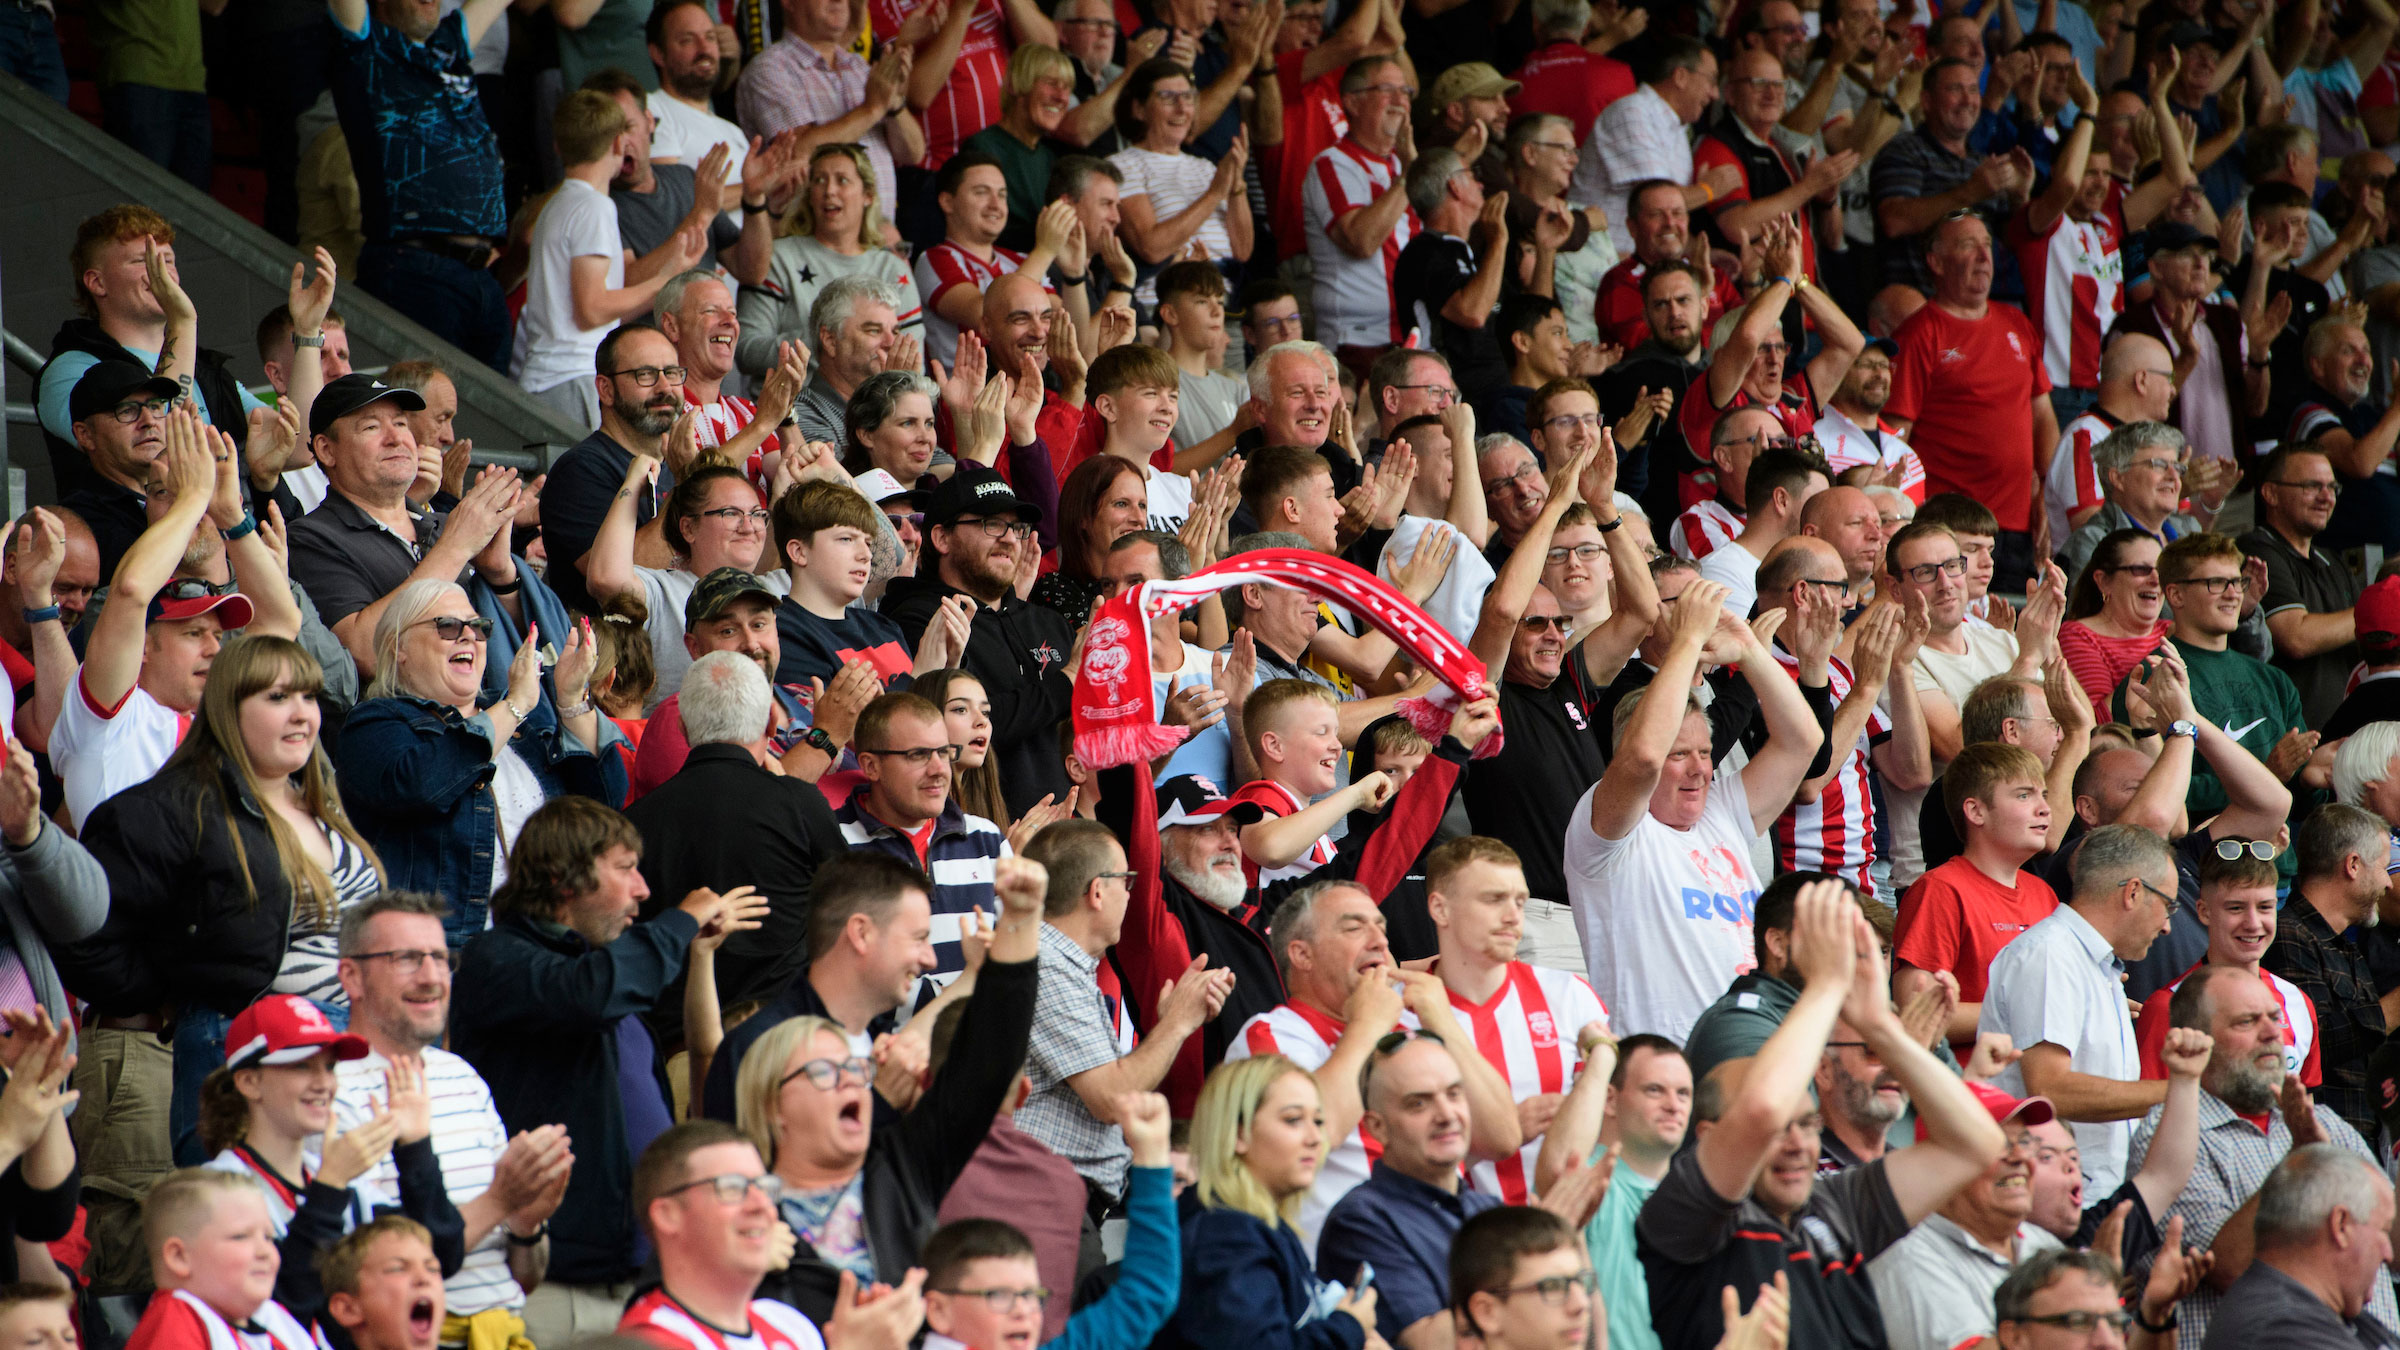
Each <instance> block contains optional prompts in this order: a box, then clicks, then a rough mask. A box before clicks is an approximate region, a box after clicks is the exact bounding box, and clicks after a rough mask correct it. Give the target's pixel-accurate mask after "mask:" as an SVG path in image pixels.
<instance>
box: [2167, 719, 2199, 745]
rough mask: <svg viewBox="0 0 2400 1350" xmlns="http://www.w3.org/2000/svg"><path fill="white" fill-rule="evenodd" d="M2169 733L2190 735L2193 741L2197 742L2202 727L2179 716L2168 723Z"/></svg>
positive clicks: (2172, 734) (2171, 734)
mask: <svg viewBox="0 0 2400 1350" xmlns="http://www.w3.org/2000/svg"><path fill="white" fill-rule="evenodd" d="M2167 734H2168V735H2170V736H2189V737H2191V738H2192V740H2193V741H2195V742H2197V741H2198V740H2199V739H2200V728H2199V727H2197V726H2194V725H2193V724H2192V723H2190V722H2188V721H2186V720H2184V719H2183V718H2180V717H2178V718H2176V719H2175V720H2174V721H2172V722H2169V723H2168V724H2167Z"/></svg>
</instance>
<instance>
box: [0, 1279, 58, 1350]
mask: <svg viewBox="0 0 2400 1350" xmlns="http://www.w3.org/2000/svg"><path fill="white" fill-rule="evenodd" d="M74 1299H75V1293H74V1291H73V1290H71V1289H69V1288H67V1287H66V1286H65V1285H63V1284H11V1285H0V1345H5V1346H10V1347H13V1350H75V1347H76V1345H77V1341H76V1337H75V1313H74Z"/></svg>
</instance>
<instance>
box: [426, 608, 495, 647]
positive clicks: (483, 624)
mask: <svg viewBox="0 0 2400 1350" xmlns="http://www.w3.org/2000/svg"><path fill="white" fill-rule="evenodd" d="M427 624H431V625H433V635H434V636H435V637H438V638H440V639H441V640H442V641H444V642H456V641H458V640H459V639H460V638H463V637H465V636H467V635H468V634H469V633H472V634H474V635H475V640H476V641H477V642H489V641H491V640H492V621H491V620H490V619H487V618H485V617H483V616H482V615H480V614H478V615H476V616H475V617H474V618H472V619H460V618H455V617H453V616H451V615H448V614H445V615H443V616H441V617H440V618H438V619H419V620H417V621H416V622H415V623H412V624H410V625H409V627H411V628H421V627H423V626H425V625H427Z"/></svg>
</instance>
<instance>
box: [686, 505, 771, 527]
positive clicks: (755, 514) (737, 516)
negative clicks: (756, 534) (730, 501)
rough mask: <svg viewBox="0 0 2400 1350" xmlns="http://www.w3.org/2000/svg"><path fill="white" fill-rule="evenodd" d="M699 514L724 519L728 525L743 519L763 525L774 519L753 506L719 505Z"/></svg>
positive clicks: (735, 523)
mask: <svg viewBox="0 0 2400 1350" xmlns="http://www.w3.org/2000/svg"><path fill="white" fill-rule="evenodd" d="M700 514H701V515H704V516H706V517H708V518H709V519H710V520H721V521H724V522H725V523H726V524H728V525H739V524H741V523H742V522H743V521H745V520H746V521H749V522H750V523H751V524H753V525H764V524H766V523H767V522H768V521H769V520H772V519H774V517H773V516H772V515H771V514H770V513H768V512H767V511H764V510H762V509H760V508H758V507H755V506H754V507H751V508H749V509H747V510H744V509H743V508H741V507H739V506H720V507H718V508H717V509H716V510H714V511H703V512H701V513H700Z"/></svg>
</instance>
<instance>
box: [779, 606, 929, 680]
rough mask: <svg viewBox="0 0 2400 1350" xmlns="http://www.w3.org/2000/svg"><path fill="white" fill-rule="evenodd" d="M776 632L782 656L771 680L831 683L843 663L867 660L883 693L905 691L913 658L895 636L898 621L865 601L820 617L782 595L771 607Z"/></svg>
mask: <svg viewBox="0 0 2400 1350" xmlns="http://www.w3.org/2000/svg"><path fill="white" fill-rule="evenodd" d="M775 636H776V637H777V638H779V639H781V643H782V647H783V655H782V656H780V657H778V658H776V662H775V678H776V679H777V680H778V681H780V682H782V683H784V684H796V685H799V686H801V687H803V688H806V687H807V685H808V682H809V680H810V678H811V677H814V678H816V679H820V680H823V681H825V682H826V683H827V684H831V683H833V677H834V676H835V675H838V674H840V673H841V669H842V667H843V666H845V665H848V664H849V663H850V662H852V661H857V660H861V659H863V660H866V661H869V662H872V663H873V664H874V666H875V673H876V674H877V675H878V676H880V677H881V678H882V680H883V687H884V690H885V692H887V693H888V692H890V691H892V690H896V689H906V688H908V685H909V671H910V670H911V669H912V668H913V667H914V666H915V664H916V657H915V656H914V655H913V654H912V653H911V652H910V651H909V648H908V643H907V642H906V641H905V640H903V639H902V637H901V636H900V625H899V624H896V623H894V622H892V621H891V620H890V619H889V618H886V617H885V616H884V615H882V614H879V613H877V612H875V611H874V610H872V609H869V608H867V607H866V606H865V605H852V606H851V607H850V608H848V609H846V610H844V611H842V617H841V618H839V619H825V618H819V617H818V616H817V615H815V614H812V613H810V612H809V611H807V610H805V609H802V608H801V607H800V602H799V601H797V600H793V599H789V598H786V599H785V600H784V601H783V603H781V604H779V605H777V606H776V607H775Z"/></svg>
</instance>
